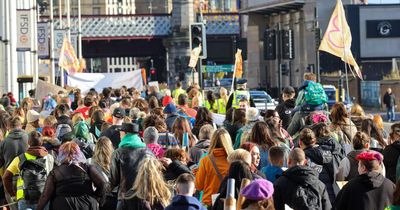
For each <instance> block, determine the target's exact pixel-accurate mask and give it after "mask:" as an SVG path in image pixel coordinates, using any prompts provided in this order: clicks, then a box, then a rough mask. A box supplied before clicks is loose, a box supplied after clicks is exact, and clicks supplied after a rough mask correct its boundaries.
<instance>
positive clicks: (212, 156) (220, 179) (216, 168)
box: [208, 153, 223, 182]
mask: <svg viewBox="0 0 400 210" xmlns="http://www.w3.org/2000/svg"><path fill="white" fill-rule="evenodd" d="M208 157H209V158H210V161H211V164H212V166H213V168H214V169H215V172H217V176H218V179H219V181H220V182H222V180H223V177H222V174H221V173H220V172H219V169H218V167H217V164H216V163H215V157H214V155H213V154H212V153H211V154H209V155H208Z"/></svg>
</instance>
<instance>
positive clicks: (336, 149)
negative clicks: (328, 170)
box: [317, 136, 342, 154]
mask: <svg viewBox="0 0 400 210" xmlns="http://www.w3.org/2000/svg"><path fill="white" fill-rule="evenodd" d="M317 143H318V145H319V146H320V147H321V148H322V149H323V150H328V151H331V152H332V154H340V152H341V149H342V146H341V145H340V144H339V142H337V141H336V140H335V139H334V138H333V137H332V136H324V137H321V138H318V139H317Z"/></svg>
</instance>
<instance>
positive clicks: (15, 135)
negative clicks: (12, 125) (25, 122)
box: [7, 129, 27, 140]
mask: <svg viewBox="0 0 400 210" xmlns="http://www.w3.org/2000/svg"><path fill="white" fill-rule="evenodd" d="M25 135H27V134H26V132H25V131H24V130H22V129H14V130H12V131H10V132H9V133H8V135H7V138H10V139H13V140H20V139H22V138H23V136H25Z"/></svg>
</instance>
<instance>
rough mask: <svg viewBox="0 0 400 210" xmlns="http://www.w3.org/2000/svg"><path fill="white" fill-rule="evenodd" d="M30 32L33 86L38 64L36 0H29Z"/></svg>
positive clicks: (36, 78)
mask: <svg viewBox="0 0 400 210" xmlns="http://www.w3.org/2000/svg"><path fill="white" fill-rule="evenodd" d="M31 4H32V5H31V6H32V7H31V20H32V21H31V32H32V42H31V66H32V70H33V87H36V84H37V82H38V80H39V69H38V68H39V64H38V59H39V58H38V55H37V47H38V46H37V41H38V40H37V21H38V15H39V14H38V10H37V2H36V0H31Z"/></svg>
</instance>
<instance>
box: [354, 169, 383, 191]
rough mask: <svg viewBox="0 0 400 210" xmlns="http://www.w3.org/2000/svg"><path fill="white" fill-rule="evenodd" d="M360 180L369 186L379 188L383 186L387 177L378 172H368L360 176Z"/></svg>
mask: <svg viewBox="0 0 400 210" xmlns="http://www.w3.org/2000/svg"><path fill="white" fill-rule="evenodd" d="M359 178H360V182H361V183H362V184H363V185H364V186H367V188H378V187H380V186H382V184H383V182H384V181H385V177H384V176H383V175H382V174H380V173H378V172H368V173H366V174H362V175H360V176H359Z"/></svg>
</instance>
